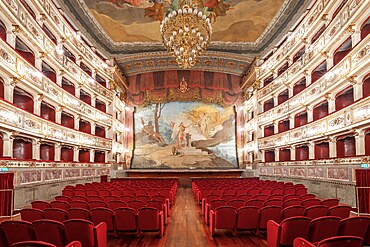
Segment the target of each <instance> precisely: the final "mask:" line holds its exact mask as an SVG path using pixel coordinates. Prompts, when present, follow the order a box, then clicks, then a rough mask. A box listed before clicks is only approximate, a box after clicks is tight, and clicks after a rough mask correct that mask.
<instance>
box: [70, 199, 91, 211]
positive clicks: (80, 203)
mask: <svg viewBox="0 0 370 247" xmlns="http://www.w3.org/2000/svg"><path fill="white" fill-rule="evenodd" d="M69 205H70V206H71V208H84V209H87V210H89V209H90V207H89V204H88V203H87V202H85V201H79V200H78V201H71V202H70V203H69Z"/></svg>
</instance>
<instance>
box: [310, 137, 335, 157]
mask: <svg viewBox="0 0 370 247" xmlns="http://www.w3.org/2000/svg"><path fill="white" fill-rule="evenodd" d="M329 145H330V144H329ZM308 158H309V159H310V160H313V159H315V142H313V141H310V142H309V143H308Z"/></svg>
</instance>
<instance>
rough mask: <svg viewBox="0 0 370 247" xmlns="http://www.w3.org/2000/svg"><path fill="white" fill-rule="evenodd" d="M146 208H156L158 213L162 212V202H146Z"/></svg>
mask: <svg viewBox="0 0 370 247" xmlns="http://www.w3.org/2000/svg"><path fill="white" fill-rule="evenodd" d="M146 206H147V207H152V208H156V209H158V210H159V211H163V202H161V201H147V202H146Z"/></svg>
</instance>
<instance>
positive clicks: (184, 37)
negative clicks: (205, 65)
mask: <svg viewBox="0 0 370 247" xmlns="http://www.w3.org/2000/svg"><path fill="white" fill-rule="evenodd" d="M210 14H211V13H210V12H205V13H203V12H202V11H201V10H200V9H199V10H198V8H197V6H196V5H195V4H194V5H192V4H191V0H185V1H183V2H182V4H180V5H179V8H178V9H177V10H173V11H172V12H170V13H169V14H168V15H167V16H166V17H165V18H164V20H163V21H162V23H161V26H160V32H161V36H162V40H163V45H164V47H165V48H166V49H167V51H168V52H169V53H170V54H171V55H173V56H175V58H176V62H177V64H178V65H179V66H180V67H181V68H184V69H187V68H191V67H193V66H194V65H195V64H196V60H197V57H199V56H200V55H201V54H202V52H203V51H204V50H206V49H207V47H208V45H209V42H210V39H211V34H212V25H211V20H210V18H209V16H210Z"/></svg>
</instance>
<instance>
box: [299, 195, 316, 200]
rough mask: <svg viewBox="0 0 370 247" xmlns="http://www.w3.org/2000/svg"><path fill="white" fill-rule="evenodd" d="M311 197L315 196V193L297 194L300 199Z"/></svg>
mask: <svg viewBox="0 0 370 247" xmlns="http://www.w3.org/2000/svg"><path fill="white" fill-rule="evenodd" d="M313 198H316V195H314V194H303V195H300V196H299V199H301V200H302V201H303V200H306V199H313Z"/></svg>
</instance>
